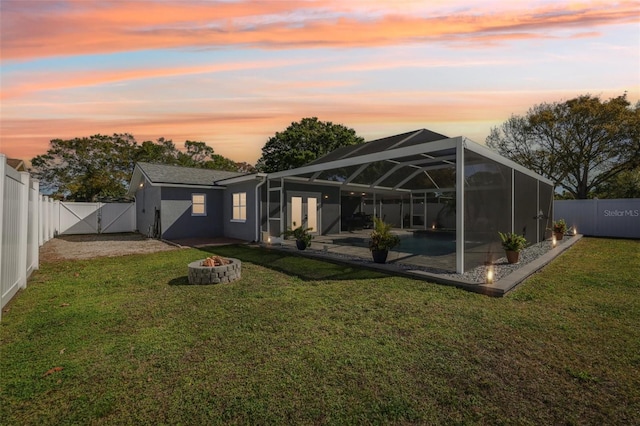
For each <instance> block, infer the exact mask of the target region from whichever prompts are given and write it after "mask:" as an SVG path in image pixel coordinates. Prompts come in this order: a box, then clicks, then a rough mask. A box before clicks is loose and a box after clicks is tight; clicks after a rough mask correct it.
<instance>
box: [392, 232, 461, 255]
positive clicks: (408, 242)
mask: <svg viewBox="0 0 640 426" xmlns="http://www.w3.org/2000/svg"><path fill="white" fill-rule="evenodd" d="M394 250H396V251H401V252H403V253H411V254H417V255H422V256H444V255H445V254H451V253H455V252H456V233H455V232H412V233H411V234H406V235H401V236H400V246H399V247H396V248H395V249H394Z"/></svg>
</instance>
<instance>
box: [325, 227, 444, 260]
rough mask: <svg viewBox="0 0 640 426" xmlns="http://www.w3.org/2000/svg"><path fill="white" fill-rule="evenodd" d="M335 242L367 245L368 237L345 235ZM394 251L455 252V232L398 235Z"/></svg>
mask: <svg viewBox="0 0 640 426" xmlns="http://www.w3.org/2000/svg"><path fill="white" fill-rule="evenodd" d="M333 242H334V243H335V244H340V245H349V246H356V247H369V239H368V238H361V237H345V238H336V239H334V240H333ZM394 251H401V252H403V253H410V254H415V255H421V256H443V255H445V254H451V253H455V252H456V233H455V232H439V231H435V232H434V231H425V232H412V233H410V234H404V235H400V246H398V247H396V248H394Z"/></svg>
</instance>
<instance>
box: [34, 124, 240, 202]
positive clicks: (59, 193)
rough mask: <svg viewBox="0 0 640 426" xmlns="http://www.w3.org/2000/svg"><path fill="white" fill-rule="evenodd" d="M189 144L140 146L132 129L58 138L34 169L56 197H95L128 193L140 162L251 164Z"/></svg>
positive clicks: (148, 143) (164, 141)
mask: <svg viewBox="0 0 640 426" xmlns="http://www.w3.org/2000/svg"><path fill="white" fill-rule="evenodd" d="M184 148H185V149H184V152H182V151H180V150H178V149H177V148H176V146H175V145H174V144H173V142H172V141H171V140H170V139H164V138H159V139H158V140H157V141H156V142H152V141H145V142H143V143H142V144H141V145H138V144H137V142H136V140H135V139H134V137H133V136H131V135H130V134H128V133H123V134H114V135H113V136H104V135H94V136H90V137H83V138H74V139H68V140H62V139H54V140H52V141H51V148H49V150H48V151H47V153H46V154H44V155H38V156H36V157H34V158H33V159H32V160H31V163H32V167H33V169H32V172H33V174H34V176H35V177H37V178H38V179H40V181H41V187H42V188H43V189H44V190H45V191H47V192H49V193H50V194H51V195H52V196H54V197H56V198H64V199H69V200H75V201H95V200H97V199H102V198H114V197H121V196H124V195H125V194H126V193H127V189H128V184H129V181H130V180H131V174H132V173H133V168H134V166H135V163H136V162H139V161H145V162H149V163H161V164H174V165H180V166H184V167H198V168H208V169H215V170H227V171H245V170H247V169H249V168H250V167H252V166H251V165H250V164H247V163H235V162H234V161H232V160H230V159H228V158H226V157H223V156H221V155H218V154H215V153H214V151H213V148H211V147H210V146H207V145H206V144H205V143H204V142H194V141H186V142H185V144H184Z"/></svg>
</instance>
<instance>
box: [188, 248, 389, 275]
mask: <svg viewBox="0 0 640 426" xmlns="http://www.w3.org/2000/svg"><path fill="white" fill-rule="evenodd" d="M199 250H201V251H204V252H206V253H209V254H217V255H220V256H224V257H235V258H237V259H240V260H241V261H242V262H250V263H253V264H256V265H260V266H263V267H265V268H269V269H272V270H274V271H277V272H282V273H284V274H287V275H291V276H295V277H298V278H300V279H301V280H304V281H326V280H329V281H347V280H368V279H375V278H386V277H388V276H389V274H385V273H384V272H379V271H372V270H370V269H367V268H364V267H358V266H357V265H345V264H343V263H337V262H331V261H328V260H324V259H311V258H308V257H306V256H300V255H298V254H296V253H294V252H292V253H284V252H281V251H278V250H270V249H266V248H262V247H255V246H254V247H249V246H245V245H228V246H216V247H202V248H199Z"/></svg>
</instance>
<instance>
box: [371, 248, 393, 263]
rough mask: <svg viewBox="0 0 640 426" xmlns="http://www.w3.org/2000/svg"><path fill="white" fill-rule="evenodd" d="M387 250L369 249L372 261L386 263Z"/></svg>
mask: <svg viewBox="0 0 640 426" xmlns="http://www.w3.org/2000/svg"><path fill="white" fill-rule="evenodd" d="M388 254H389V250H371V255H372V256H373V261H374V262H375V263H386V262H387V255H388Z"/></svg>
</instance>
